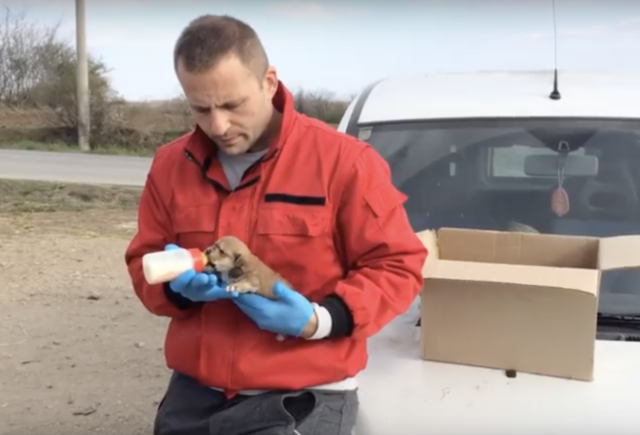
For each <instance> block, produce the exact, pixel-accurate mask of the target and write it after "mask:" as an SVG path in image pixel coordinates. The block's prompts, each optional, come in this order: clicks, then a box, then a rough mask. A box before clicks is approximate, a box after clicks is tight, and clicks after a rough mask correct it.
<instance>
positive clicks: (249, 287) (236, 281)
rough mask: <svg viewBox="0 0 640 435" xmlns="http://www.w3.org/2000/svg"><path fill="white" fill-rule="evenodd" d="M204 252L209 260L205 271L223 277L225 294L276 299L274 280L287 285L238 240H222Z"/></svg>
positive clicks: (231, 238)
mask: <svg viewBox="0 0 640 435" xmlns="http://www.w3.org/2000/svg"><path fill="white" fill-rule="evenodd" d="M204 253H205V255H206V256H207V259H208V260H209V264H208V269H209V270H210V271H214V272H217V273H219V274H220V275H221V276H222V279H223V281H225V282H226V283H227V284H228V285H227V291H228V292H238V293H248V292H250V293H257V294H259V295H262V296H264V297H266V298H269V299H276V297H275V296H274V294H273V285H274V284H275V283H276V281H280V282H282V283H283V284H285V285H287V286H290V284H289V283H288V282H287V281H285V280H284V279H283V278H282V277H281V276H280V275H279V274H278V273H277V272H275V271H273V270H272V269H271V268H270V267H269V266H267V265H266V264H264V263H263V262H262V261H261V260H260V259H259V258H258V257H256V256H255V255H254V254H253V253H252V252H251V250H250V249H249V247H248V246H247V245H246V244H244V243H243V242H242V240H240V239H238V238H237V237H234V236H224V237H221V238H219V239H218V240H217V241H216V242H215V243H214V244H213V245H211V246H210V247H209V248H207V249H206V250H205V251H204Z"/></svg>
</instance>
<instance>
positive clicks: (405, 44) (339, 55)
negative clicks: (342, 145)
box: [1, 0, 640, 100]
mask: <svg viewBox="0 0 640 435" xmlns="http://www.w3.org/2000/svg"><path fill="white" fill-rule="evenodd" d="M1 3H2V4H3V5H9V6H10V7H11V8H12V10H14V11H26V12H27V14H28V17H29V18H30V19H32V20H37V21H40V22H43V23H47V24H52V23H55V22H57V21H60V22H61V26H62V27H61V36H62V37H64V38H69V39H70V40H74V26H75V21H74V9H73V8H74V1H73V0H65V1H62V0H48V1H44V0H2V1H1ZM556 8H557V9H556V10H557V20H558V30H559V32H558V35H559V41H558V53H559V54H558V56H559V66H560V68H561V69H570V70H582V71H624V72H638V73H640V56H638V47H640V1H633V0H607V1H605V0H557V1H556ZM205 13H219V14H229V15H234V16H236V17H238V18H240V19H243V20H245V21H247V22H248V23H249V24H251V25H252V26H253V27H254V28H255V29H256V30H257V31H258V32H259V35H260V36H261V38H262V40H263V43H264V44H265V46H266V49H267V51H268V54H269V56H270V59H271V62H272V64H273V65H275V66H276V68H278V71H279V74H280V78H281V80H283V82H284V83H285V84H286V85H287V86H288V87H289V88H291V89H297V88H299V87H304V88H308V89H328V90H332V91H335V92H337V93H338V94H341V95H347V94H351V93H354V92H357V91H358V90H360V89H361V88H362V87H364V86H365V85H366V84H368V83H369V82H372V81H374V80H377V79H379V78H383V77H388V76H397V75H404V74H422V73H432V72H442V71H474V70H487V69H493V70H495V69H500V70H504V69H546V68H552V67H553V39H552V32H553V18H552V9H551V1H550V0H509V1H505V0H467V1H465V0H386V1H375V0H372V1H361V2H356V1H354V0H351V1H349V0H343V1H338V0H324V1H318V2H312V1H304V0H283V1H270V0H262V1H255V0H249V1H246V0H235V1H232V0H208V1H205V0H178V1H176V0H172V1H168V0H156V1H151V0H147V1H144V0H128V1H125V0H111V1H105V0H87V28H88V34H87V38H88V46H89V49H90V52H91V53H92V54H94V55H96V56H100V57H101V58H102V59H103V60H104V61H105V62H106V64H107V65H108V66H109V67H110V68H111V69H112V72H111V78H112V82H113V85H114V87H115V88H116V89H117V91H118V92H119V93H120V94H121V95H123V96H124V97H125V98H127V99H135V100H144V99H162V98H171V97H175V96H177V95H179V93H180V88H179V86H178V83H177V81H176V78H175V75H174V72H173V68H172V49H173V44H174V42H175V40H176V38H177V36H178V34H179V33H180V31H181V30H182V28H183V27H184V26H185V25H186V24H187V23H188V22H189V21H190V20H191V19H193V18H195V17H197V16H198V15H200V14H205Z"/></svg>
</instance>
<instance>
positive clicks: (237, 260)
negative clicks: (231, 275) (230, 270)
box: [233, 253, 244, 267]
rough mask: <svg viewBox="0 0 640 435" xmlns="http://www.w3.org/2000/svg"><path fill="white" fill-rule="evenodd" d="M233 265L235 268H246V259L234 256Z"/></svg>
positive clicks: (237, 255) (238, 255)
mask: <svg viewBox="0 0 640 435" xmlns="http://www.w3.org/2000/svg"><path fill="white" fill-rule="evenodd" d="M233 264H234V266H235V267H243V266H244V258H243V257H242V255H240V254H237V253H236V254H233Z"/></svg>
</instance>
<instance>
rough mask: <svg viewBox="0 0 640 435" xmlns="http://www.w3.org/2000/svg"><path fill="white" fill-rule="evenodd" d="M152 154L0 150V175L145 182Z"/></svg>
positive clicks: (28, 178)
mask: <svg viewBox="0 0 640 435" xmlns="http://www.w3.org/2000/svg"><path fill="white" fill-rule="evenodd" d="M150 164H151V159H150V158H143V157H125V156H101V155H95V154H81V153H51V152H41V151H16V150H0V178H8V179H14V180H41V181H59V182H65V183H89V184H118V185H125V186H142V185H144V182H145V179H146V176H147V172H148V171H149V165H150Z"/></svg>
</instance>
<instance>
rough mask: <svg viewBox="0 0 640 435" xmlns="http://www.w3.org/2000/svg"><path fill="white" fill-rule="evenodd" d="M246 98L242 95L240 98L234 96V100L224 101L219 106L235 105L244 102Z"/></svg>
mask: <svg viewBox="0 0 640 435" xmlns="http://www.w3.org/2000/svg"><path fill="white" fill-rule="evenodd" d="M246 99H247V98H246V97H242V98H236V99H235V100H230V101H225V102H224V103H223V104H221V105H220V106H219V107H228V106H237V105H239V104H241V103H242V102H244V101H245V100H246Z"/></svg>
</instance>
